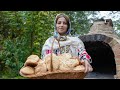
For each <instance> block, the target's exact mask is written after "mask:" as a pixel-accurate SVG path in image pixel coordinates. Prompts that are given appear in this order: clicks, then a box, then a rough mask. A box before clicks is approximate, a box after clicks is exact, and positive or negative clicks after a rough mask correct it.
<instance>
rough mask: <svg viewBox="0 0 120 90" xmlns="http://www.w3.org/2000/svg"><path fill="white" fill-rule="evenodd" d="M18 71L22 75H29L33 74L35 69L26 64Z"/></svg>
mask: <svg viewBox="0 0 120 90" xmlns="http://www.w3.org/2000/svg"><path fill="white" fill-rule="evenodd" d="M20 72H21V73H22V74H23V75H31V74H34V73H35V69H34V68H33V67H30V66H26V67H23V68H21V69H20Z"/></svg>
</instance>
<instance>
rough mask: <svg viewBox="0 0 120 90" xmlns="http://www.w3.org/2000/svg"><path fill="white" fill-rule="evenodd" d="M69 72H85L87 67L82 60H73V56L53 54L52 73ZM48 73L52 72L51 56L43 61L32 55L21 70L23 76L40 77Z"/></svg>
mask: <svg viewBox="0 0 120 90" xmlns="http://www.w3.org/2000/svg"><path fill="white" fill-rule="evenodd" d="M57 70H59V71H67V70H80V71H84V70H85V67H84V66H83V65H82V64H81V62H80V60H78V59H74V58H72V56H71V54H69V53H64V54H61V55H58V56H57V55H55V54H54V53H52V72H54V71H57ZM46 72H51V54H49V55H47V56H46V57H45V58H44V60H41V59H40V58H39V57H38V56H37V55H30V56H29V57H28V58H27V60H26V61H25V63H24V66H23V67H22V68H21V69H20V73H22V75H24V76H25V75H34V74H35V75H39V74H43V73H46Z"/></svg>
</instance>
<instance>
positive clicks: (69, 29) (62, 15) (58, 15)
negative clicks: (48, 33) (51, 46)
mask: <svg viewBox="0 0 120 90" xmlns="http://www.w3.org/2000/svg"><path fill="white" fill-rule="evenodd" d="M60 17H64V18H65V19H66V21H67V25H68V28H67V32H66V35H71V34H70V32H71V22H70V18H69V17H68V16H67V15H65V14H63V13H60V14H57V15H56V18H55V20H54V38H56V39H59V40H64V39H65V40H66V36H60V34H59V33H58V32H57V30H56V23H57V20H58V19H59V18H60Z"/></svg>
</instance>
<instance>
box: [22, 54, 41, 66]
mask: <svg viewBox="0 0 120 90" xmlns="http://www.w3.org/2000/svg"><path fill="white" fill-rule="evenodd" d="M39 59H40V58H39V57H38V56H37V55H30V56H29V57H28V58H27V60H26V62H25V64H24V66H31V67H35V66H37V64H38V61H39Z"/></svg>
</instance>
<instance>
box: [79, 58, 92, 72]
mask: <svg viewBox="0 0 120 90" xmlns="http://www.w3.org/2000/svg"><path fill="white" fill-rule="evenodd" d="M81 63H82V64H83V65H84V66H85V71H84V72H85V73H87V72H91V71H93V68H92V66H91V65H90V63H89V62H88V61H87V60H81Z"/></svg>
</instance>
